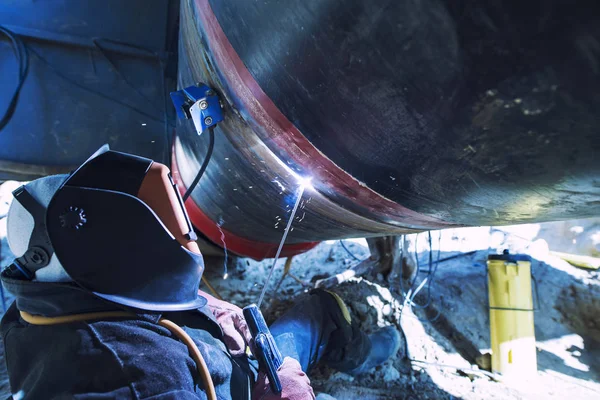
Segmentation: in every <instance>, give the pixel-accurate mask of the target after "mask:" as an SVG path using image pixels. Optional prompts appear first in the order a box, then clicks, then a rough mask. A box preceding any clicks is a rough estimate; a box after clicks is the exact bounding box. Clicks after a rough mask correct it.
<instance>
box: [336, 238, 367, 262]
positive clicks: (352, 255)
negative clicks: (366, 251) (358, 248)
mask: <svg viewBox="0 0 600 400" xmlns="http://www.w3.org/2000/svg"><path fill="white" fill-rule="evenodd" d="M340 244H341V245H342V247H343V248H344V250H346V253H348V254H350V256H351V257H352V258H354V259H355V260H356V261H362V260H361V259H360V258H358V257H356V256H355V255H354V253H352V252H351V251H350V250H348V248H347V247H346V244H345V243H344V241H343V240H341V239H340Z"/></svg>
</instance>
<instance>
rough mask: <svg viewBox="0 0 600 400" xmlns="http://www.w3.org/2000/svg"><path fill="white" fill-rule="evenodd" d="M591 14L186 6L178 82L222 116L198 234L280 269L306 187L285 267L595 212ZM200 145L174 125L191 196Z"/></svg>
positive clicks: (597, 86)
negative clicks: (344, 250)
mask: <svg viewBox="0 0 600 400" xmlns="http://www.w3.org/2000/svg"><path fill="white" fill-rule="evenodd" d="M581 3H582V4H583V3H585V2H581ZM589 7H592V8H594V9H598V5H596V3H591V4H590V5H589ZM589 7H587V8H586V7H583V6H581V7H579V6H578V7H575V6H574V5H570V4H569V5H567V4H565V5H563V3H560V2H553V1H550V2H543V3H539V4H538V3H536V4H533V3H529V2H526V3H525V4H521V3H518V4H517V3H515V4H513V3H511V4H501V5H488V4H480V3H478V2H461V3H455V2H432V3H431V4H429V3H428V5H427V6H425V5H421V3H418V2H392V1H376V2H360V1H350V2H347V1H344V2H342V1H335V0H307V1H303V2H292V3H289V2H277V1H270V0H267V1H262V2H248V1H244V0H238V1H218V0H211V1H209V0H183V1H182V5H181V36H180V51H179V86H180V87H184V86H187V85H190V84H194V83H195V82H205V83H207V84H209V85H210V86H212V87H214V88H215V89H216V90H217V91H218V92H219V94H220V95H221V97H222V99H223V103H224V106H225V110H224V111H225V115H226V119H225V121H224V122H222V123H221V124H219V125H218V126H217V128H216V129H215V133H216V144H215V152H214V155H213V159H212V160H211V163H210V164H209V167H208V169H207V171H206V174H205V176H204V177H203V178H202V181H201V183H200V185H199V186H198V187H197V188H196V190H195V191H194V192H193V194H192V196H191V199H190V200H188V202H187V203H186V206H187V207H188V210H190V213H191V217H192V221H193V222H194V224H195V225H196V227H197V228H198V229H199V230H200V231H201V232H202V233H204V234H205V235H206V236H207V237H208V238H209V239H210V240H211V241H213V242H214V243H216V244H219V245H222V241H225V242H226V244H227V247H228V248H229V249H230V250H232V251H233V252H234V253H237V254H241V255H248V256H252V257H254V258H263V257H269V256H273V254H274V251H275V250H276V248H277V244H278V241H279V239H280V238H281V235H282V233H283V229H284V226H285V224H286V222H287V218H286V216H287V215H289V212H290V207H291V206H292V203H293V202H294V200H295V199H293V193H294V192H295V191H296V190H295V189H296V188H297V186H298V184H299V182H298V179H299V177H312V184H313V186H314V189H313V190H312V191H311V193H310V194H307V195H306V197H307V200H306V201H305V202H304V203H303V204H301V206H300V207H301V209H300V211H299V212H298V215H297V220H296V221H295V222H294V224H293V231H290V234H289V239H288V245H287V246H286V248H284V252H283V255H286V254H287V255H290V254H295V253H298V252H301V251H304V250H306V249H308V248H310V247H311V246H313V245H314V243H315V242H318V241H321V240H327V239H338V238H347V237H359V236H360V237H369V236H380V235H386V234H401V233H410V232H417V231H422V230H427V229H439V228H444V227H453V226H463V225H486V224H490V225H500V224H513V223H525V222H533V221H547V220H557V219H568V218H582V217H588V216H594V215H598V213H599V211H600V200H599V199H600V183H599V181H600V179H599V176H600V174H599V173H598V172H600V171H599V170H600V160H599V159H598V157H597V153H598V150H600V140H599V139H598V134H597V130H598V128H597V127H598V126H599V124H598V122H599V121H598V119H599V118H600V117H599V116H600V96H599V95H598V93H600V79H599V76H600V74H599V70H600V67H599V65H600V62H598V63H597V58H598V57H596V55H595V54H596V53H594V50H593V49H594V48H595V47H594V43H599V42H600V40H599V39H600V23H598V22H600V18H599V15H600V14H599V13H594V12H589V11H590V10H589ZM586 10H587V11H586ZM595 60H596V61H595ZM207 139H208V138H205V137H198V136H197V135H196V133H195V131H194V129H193V127H192V126H191V123H188V122H186V121H184V122H182V123H180V124H179V125H178V128H177V140H176V141H175V144H174V148H173V155H174V157H173V167H174V168H173V169H174V170H176V171H177V173H176V174H175V175H176V179H178V180H179V182H180V183H181V184H182V186H184V187H185V186H186V185H189V184H190V183H191V181H192V180H193V178H194V175H195V172H196V171H197V170H198V168H199V166H200V164H201V162H202V158H203V156H204V154H205V152H206V146H207V142H208V140H207ZM286 252H287V253H286Z"/></svg>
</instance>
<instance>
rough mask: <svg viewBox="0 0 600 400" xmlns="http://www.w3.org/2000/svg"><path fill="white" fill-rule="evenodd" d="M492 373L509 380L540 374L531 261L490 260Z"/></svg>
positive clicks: (492, 257)
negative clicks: (538, 370)
mask: <svg viewBox="0 0 600 400" xmlns="http://www.w3.org/2000/svg"><path fill="white" fill-rule="evenodd" d="M487 264H488V288H489V305H490V336H491V341H492V371H493V372H496V373H500V374H502V375H503V376H504V377H506V378H519V379H523V378H528V377H532V376H534V375H535V374H536V372H537V360H536V347H535V331H534V327H533V298H532V294H531V258H530V257H529V256H525V255H518V254H509V253H508V251H505V252H504V254H493V255H490V256H488V263H487Z"/></svg>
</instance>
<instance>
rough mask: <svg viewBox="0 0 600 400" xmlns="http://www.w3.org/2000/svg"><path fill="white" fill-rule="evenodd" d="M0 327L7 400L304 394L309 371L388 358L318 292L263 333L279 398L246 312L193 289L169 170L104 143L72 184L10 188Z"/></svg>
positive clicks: (391, 348) (196, 255)
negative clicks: (275, 358) (270, 341)
mask: <svg viewBox="0 0 600 400" xmlns="http://www.w3.org/2000/svg"><path fill="white" fill-rule="evenodd" d="M7 225H8V226H7V229H8V243H9V246H10V248H11V250H12V252H13V253H14V254H15V256H16V257H17V258H16V259H15V260H14V262H13V263H12V264H10V265H9V266H8V267H7V268H5V269H4V270H3V271H2V283H3V285H4V286H5V288H6V289H8V290H9V291H10V292H11V293H12V294H14V296H15V297H16V301H15V302H14V303H13V304H12V305H11V307H10V308H9V310H8V311H7V313H6V314H5V316H4V318H3V319H2V337H3V339H4V347H5V357H6V363H7V366H8V375H9V382H10V387H11V390H12V393H13V395H12V396H13V398H14V399H51V398H78V399H107V398H111V399H112V398H133V399H140V398H152V399H196V398H209V399H215V398H219V399H229V398H233V399H247V398H254V399H270V398H288V399H310V398H314V394H313V390H312V388H311V386H310V381H309V379H308V377H307V375H306V372H308V371H309V370H310V369H311V368H312V367H313V366H314V365H315V364H316V363H317V362H319V361H323V362H326V363H328V364H329V365H330V366H332V367H334V368H336V369H338V370H340V371H344V372H346V373H349V374H353V375H356V374H360V373H363V372H366V371H368V370H370V369H371V368H373V367H375V366H377V365H379V364H381V363H383V362H385V361H386V360H387V359H389V358H390V357H391V356H393V355H394V354H395V353H396V352H397V350H398V348H399V344H400V335H399V333H398V332H397V331H396V330H395V329H394V328H392V327H387V328H383V329H380V330H379V331H376V332H375V333H373V334H371V335H366V334H365V333H363V332H362V331H361V330H359V329H357V327H356V325H355V324H354V323H353V322H352V320H351V317H350V314H349V312H348V309H347V308H346V306H345V305H344V303H343V301H342V299H341V298H340V297H338V296H337V295H335V294H334V293H330V292H326V291H313V292H312V293H310V294H309V295H307V297H306V298H305V299H304V300H302V301H300V302H299V303H297V304H296V306H294V307H293V308H291V309H290V310H289V311H288V312H287V313H286V314H284V315H283V316H282V317H281V318H279V319H278V320H277V321H275V323H274V324H273V325H271V327H270V328H271V333H272V334H273V337H274V338H275V342H276V344H277V347H278V348H279V350H280V352H281V354H282V356H283V357H284V362H283V365H282V366H281V367H280V368H279V370H278V371H277V376H278V377H279V379H280V381H281V386H282V392H281V393H280V394H275V393H274V392H273V391H272V389H271V386H270V385H269V382H268V379H267V377H266V375H265V373H264V371H262V369H261V368H260V367H259V364H258V363H257V361H256V360H255V359H254V357H253V356H252V348H253V343H252V340H251V336H250V334H249V332H248V328H247V324H246V321H245V320H244V317H243V315H242V311H241V310H240V309H239V308H238V307H236V306H234V305H232V304H229V303H227V302H225V301H220V300H217V299H216V298H214V297H212V296H210V295H207V294H206V293H204V292H201V291H198V288H199V285H200V280H201V276H202V273H203V270H204V262H203V258H202V255H201V253H200V251H199V249H198V246H197V243H196V242H195V239H196V235H195V233H194V229H193V227H192V226H191V224H190V222H189V219H188V217H187V214H186V211H185V208H184V207H183V202H182V200H181V198H180V197H179V193H178V191H177V188H176V186H175V185H174V184H173V181H172V179H171V176H170V173H169V170H168V168H167V167H166V166H164V165H162V164H160V163H157V162H153V161H152V160H149V159H146V158H142V157H137V156H133V155H129V154H125V153H120V152H115V151H111V150H109V149H108V147H107V146H105V147H103V148H101V149H100V150H99V151H98V152H96V154H94V155H93V156H92V157H91V158H90V159H89V160H87V161H86V162H85V163H84V164H83V165H82V166H81V167H79V168H78V169H77V170H76V171H74V172H73V173H71V174H70V175H55V176H49V177H45V178H40V179H37V180H35V181H32V182H30V183H28V184H26V185H25V186H23V187H21V188H19V189H17V190H16V191H15V192H14V200H13V202H12V204H11V207H10V210H9V214H8V221H7Z"/></svg>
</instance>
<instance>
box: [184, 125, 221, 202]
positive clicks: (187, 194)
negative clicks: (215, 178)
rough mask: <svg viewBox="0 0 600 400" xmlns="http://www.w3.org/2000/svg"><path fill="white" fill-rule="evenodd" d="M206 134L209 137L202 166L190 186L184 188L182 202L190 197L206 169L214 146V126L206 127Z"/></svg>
mask: <svg viewBox="0 0 600 400" xmlns="http://www.w3.org/2000/svg"><path fill="white" fill-rule="evenodd" d="M208 135H209V137H210V142H209V143H208V150H207V151H206V156H205V157H204V161H203V162H202V166H201V167H200V169H199V170H198V173H197V174H196V177H195V178H194V181H193V182H192V184H191V185H190V187H188V189H187V190H186V192H185V194H184V195H183V202H184V203H185V201H186V200H187V198H188V197H190V194H192V192H193V191H194V189H195V188H196V185H198V182H200V178H202V175H204V171H206V167H207V166H208V162H209V161H210V158H211V157H212V153H213V149H214V147H215V133H214V127H211V128H208Z"/></svg>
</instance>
